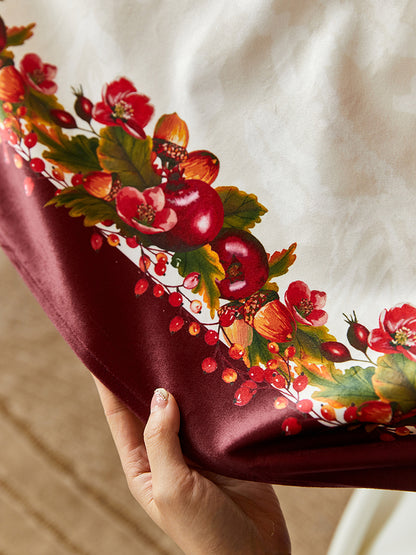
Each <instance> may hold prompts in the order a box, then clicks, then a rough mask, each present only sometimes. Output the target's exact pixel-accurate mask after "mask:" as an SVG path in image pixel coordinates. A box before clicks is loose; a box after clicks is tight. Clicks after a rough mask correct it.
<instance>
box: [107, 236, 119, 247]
mask: <svg viewBox="0 0 416 555" xmlns="http://www.w3.org/2000/svg"><path fill="white" fill-rule="evenodd" d="M107 243H108V244H109V245H110V247H116V246H117V245H118V244H119V243H120V237H119V236H118V235H116V234H115V233H111V234H110V235H109V236H108V237H107Z"/></svg>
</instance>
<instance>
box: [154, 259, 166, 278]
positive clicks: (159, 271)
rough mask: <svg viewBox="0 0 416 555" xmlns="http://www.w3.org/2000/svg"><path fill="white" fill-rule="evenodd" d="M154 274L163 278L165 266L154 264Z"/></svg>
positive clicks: (158, 263) (162, 263)
mask: <svg viewBox="0 0 416 555" xmlns="http://www.w3.org/2000/svg"><path fill="white" fill-rule="evenodd" d="M155 274H156V275H158V276H164V275H165V274H166V264H165V263H164V262H157V263H156V264H155Z"/></svg>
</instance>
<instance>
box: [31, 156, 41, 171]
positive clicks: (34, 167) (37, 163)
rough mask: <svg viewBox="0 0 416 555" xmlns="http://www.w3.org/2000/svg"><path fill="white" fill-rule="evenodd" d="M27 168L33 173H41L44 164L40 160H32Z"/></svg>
mask: <svg viewBox="0 0 416 555" xmlns="http://www.w3.org/2000/svg"><path fill="white" fill-rule="evenodd" d="M29 166H30V167H31V169H32V170H33V171H34V172H36V173H41V172H43V170H44V169H45V162H44V161H43V160H42V158H32V160H31V161H30V162H29Z"/></svg>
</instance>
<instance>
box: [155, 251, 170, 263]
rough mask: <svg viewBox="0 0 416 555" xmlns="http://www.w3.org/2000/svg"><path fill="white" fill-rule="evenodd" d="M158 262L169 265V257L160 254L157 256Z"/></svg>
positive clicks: (162, 253)
mask: <svg viewBox="0 0 416 555" xmlns="http://www.w3.org/2000/svg"><path fill="white" fill-rule="evenodd" d="M156 260H157V261H158V262H164V263H165V264H167V263H168V257H167V255H166V254H165V253H164V252H158V253H157V255H156Z"/></svg>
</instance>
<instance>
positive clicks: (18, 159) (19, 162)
mask: <svg viewBox="0 0 416 555" xmlns="http://www.w3.org/2000/svg"><path fill="white" fill-rule="evenodd" d="M13 162H14V165H15V166H16V168H17V169H18V170H20V169H21V168H22V167H23V158H22V157H21V156H20V154H17V153H15V155H14V156H13Z"/></svg>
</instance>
